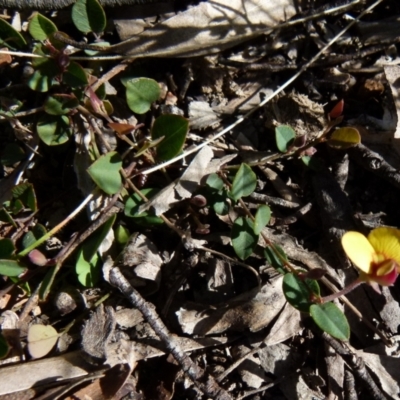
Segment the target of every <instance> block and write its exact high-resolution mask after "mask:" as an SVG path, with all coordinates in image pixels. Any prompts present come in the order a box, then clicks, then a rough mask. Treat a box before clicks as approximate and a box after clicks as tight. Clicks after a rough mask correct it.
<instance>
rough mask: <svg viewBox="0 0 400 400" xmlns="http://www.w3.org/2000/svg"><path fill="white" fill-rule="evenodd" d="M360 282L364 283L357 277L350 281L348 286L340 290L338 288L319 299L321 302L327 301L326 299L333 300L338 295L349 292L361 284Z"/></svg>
mask: <svg viewBox="0 0 400 400" xmlns="http://www.w3.org/2000/svg"><path fill="white" fill-rule="evenodd" d="M362 283H364V281H362V280H361V279H359V278H358V279H356V280H355V281H354V282H352V283H350V284H349V285H348V286H346V287H345V288H343V289H342V290H339V291H338V292H336V293H333V294H331V295H329V296H326V297H321V299H320V301H321V302H322V303H327V302H328V301H332V300H335V299H337V298H338V297H340V296H344V295H345V294H347V293H349V292H351V291H352V290H354V289H355V288H356V287H357V286H359V285H361V284H362Z"/></svg>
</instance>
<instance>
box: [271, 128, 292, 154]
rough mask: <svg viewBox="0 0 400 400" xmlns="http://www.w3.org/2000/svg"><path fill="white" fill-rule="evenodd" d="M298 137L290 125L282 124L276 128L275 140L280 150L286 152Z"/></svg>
mask: <svg viewBox="0 0 400 400" xmlns="http://www.w3.org/2000/svg"><path fill="white" fill-rule="evenodd" d="M295 137H296V132H295V131H294V130H293V128H291V127H290V126H288V125H280V126H277V127H276V128H275V140H276V146H277V147H278V150H279V151H280V152H282V153H286V152H287V150H288V146H289V145H290V144H291V142H292V141H293V140H294V138H295Z"/></svg>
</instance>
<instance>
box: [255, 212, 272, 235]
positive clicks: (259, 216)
mask: <svg viewBox="0 0 400 400" xmlns="http://www.w3.org/2000/svg"><path fill="white" fill-rule="evenodd" d="M270 219H271V209H270V208H269V207H268V206H266V205H261V206H259V207H258V210H257V212H256V216H255V221H254V233H255V234H256V235H259V234H260V233H261V231H262V230H263V229H264V228H265V227H266V226H267V224H268V222H269V220H270Z"/></svg>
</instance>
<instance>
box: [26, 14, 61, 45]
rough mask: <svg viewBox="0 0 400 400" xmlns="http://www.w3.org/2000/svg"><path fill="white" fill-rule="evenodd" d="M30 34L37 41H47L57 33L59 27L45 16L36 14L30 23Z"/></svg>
mask: <svg viewBox="0 0 400 400" xmlns="http://www.w3.org/2000/svg"><path fill="white" fill-rule="evenodd" d="M28 30H29V33H30V34H31V36H32V37H33V38H34V39H36V40H46V39H47V38H48V37H49V36H50V35H51V34H53V33H54V32H57V30H58V29H57V27H56V26H55V25H54V23H53V22H52V21H50V20H49V19H48V18H46V17H45V16H44V15H42V14H39V13H35V14H34V16H33V17H32V19H31V20H30V21H29V27H28Z"/></svg>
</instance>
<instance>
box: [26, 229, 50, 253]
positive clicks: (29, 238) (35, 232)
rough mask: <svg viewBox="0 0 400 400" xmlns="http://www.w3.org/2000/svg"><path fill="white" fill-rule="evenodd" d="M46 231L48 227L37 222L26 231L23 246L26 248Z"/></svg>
mask: <svg viewBox="0 0 400 400" xmlns="http://www.w3.org/2000/svg"><path fill="white" fill-rule="evenodd" d="M46 233H47V231H46V228H45V227H44V226H43V225H41V224H36V225H35V226H34V227H33V228H32V229H31V230H30V231H29V232H27V233H25V235H24V236H23V238H22V247H23V248H24V249H26V248H28V247H29V246H31V245H32V244H33V243H35V242H36V241H37V240H38V239H40V238H41V237H42V236H44V235H45V234H46Z"/></svg>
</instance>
